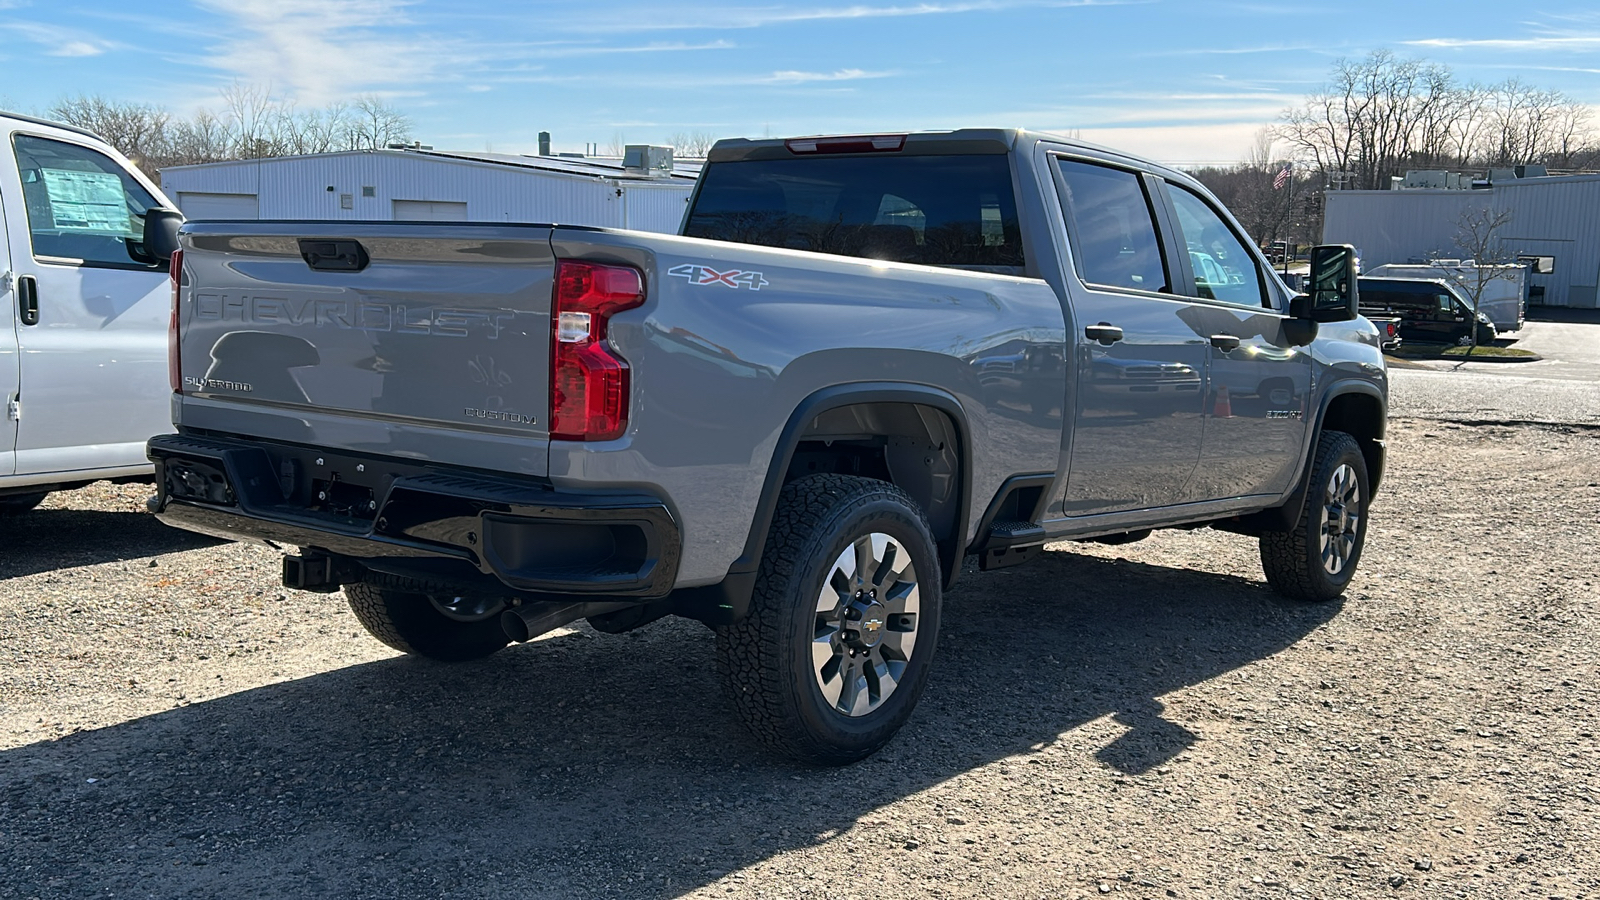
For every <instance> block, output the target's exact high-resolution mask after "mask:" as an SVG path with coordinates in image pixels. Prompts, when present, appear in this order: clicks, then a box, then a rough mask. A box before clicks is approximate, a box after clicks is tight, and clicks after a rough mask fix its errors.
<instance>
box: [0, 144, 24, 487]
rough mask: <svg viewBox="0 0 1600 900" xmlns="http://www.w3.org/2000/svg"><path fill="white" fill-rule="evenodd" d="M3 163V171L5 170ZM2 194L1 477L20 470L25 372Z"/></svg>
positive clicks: (0, 214) (0, 196) (0, 203)
mask: <svg viewBox="0 0 1600 900" xmlns="http://www.w3.org/2000/svg"><path fill="white" fill-rule="evenodd" d="M3 167H4V166H3V164H0V168H3ZM5 199H6V198H5V196H4V192H3V191H0V296H3V297H5V301H4V302H3V303H0V315H4V316H5V321H4V322H0V394H3V395H4V396H3V397H0V400H3V401H4V402H5V405H6V409H7V412H6V416H5V418H4V419H3V420H0V476H5V475H10V474H13V473H14V472H16V470H17V420H16V418H15V417H14V416H13V415H11V413H10V410H11V409H13V408H14V407H13V406H12V404H14V403H15V402H16V401H17V390H18V386H19V379H20V378H21V372H22V370H21V369H20V368H19V366H20V363H19V362H18V355H17V276H16V273H14V272H12V271H11V248H10V245H9V244H7V243H6V239H5V237H6V217H5V210H6V205H7V204H6V202H5Z"/></svg>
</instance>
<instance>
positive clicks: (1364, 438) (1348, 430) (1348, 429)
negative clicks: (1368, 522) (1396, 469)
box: [1322, 393, 1384, 493]
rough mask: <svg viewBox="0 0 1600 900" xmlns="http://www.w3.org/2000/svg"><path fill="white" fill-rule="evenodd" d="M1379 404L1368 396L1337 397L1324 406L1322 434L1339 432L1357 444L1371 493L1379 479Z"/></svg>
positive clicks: (1350, 395) (1349, 395)
mask: <svg viewBox="0 0 1600 900" xmlns="http://www.w3.org/2000/svg"><path fill="white" fill-rule="evenodd" d="M1383 428H1384V415H1383V404H1382V402H1381V401H1379V400H1378V398H1377V397H1373V396H1370V395H1368V394H1354V393H1352V394H1341V395H1339V396H1337V397H1335V398H1333V400H1332V401H1330V402H1329V403H1328V412H1327V414H1326V415H1324V416H1323V417H1322V429H1323V430H1324V431H1342V432H1344V433H1345V434H1348V435H1350V436H1351V437H1353V438H1355V439H1356V443H1357V444H1360V445H1361V455H1362V456H1363V457H1364V458H1365V459H1366V461H1367V489H1368V490H1369V491H1372V492H1374V493H1376V492H1377V490H1378V482H1380V481H1382V480H1383Z"/></svg>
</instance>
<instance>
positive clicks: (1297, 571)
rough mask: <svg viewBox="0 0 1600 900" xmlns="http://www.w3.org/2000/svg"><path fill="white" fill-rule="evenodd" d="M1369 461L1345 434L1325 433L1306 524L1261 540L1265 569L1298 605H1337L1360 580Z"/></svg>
mask: <svg viewBox="0 0 1600 900" xmlns="http://www.w3.org/2000/svg"><path fill="white" fill-rule="evenodd" d="M1370 499H1371V498H1370V495H1369V494H1368V491H1367V461H1366V458H1365V457H1363V456H1362V455H1361V445H1360V444H1357V443H1356V439H1355V438H1353V437H1351V436H1350V435H1348V434H1345V433H1344V432H1342V431H1327V432H1323V434H1322V435H1321V437H1320V438H1318V440H1317V452H1316V457H1315V459H1314V461H1313V462H1312V468H1311V482H1310V484H1309V486H1308V492H1307V494H1306V501H1305V507H1304V509H1302V510H1301V511H1300V521H1299V522H1298V523H1297V524H1296V525H1295V527H1294V528H1293V529H1292V530H1290V531H1281V532H1279V531H1269V532H1267V533H1265V534H1263V535H1261V568H1262V569H1263V570H1265V572H1266V574H1267V582H1268V583H1269V584H1271V585H1272V587H1273V589H1274V590H1276V591H1277V592H1278V593H1280V594H1283V595H1284V596H1286V597H1290V598H1293V599H1296V600H1331V599H1333V598H1334V597H1337V596H1339V595H1340V594H1341V593H1343V592H1344V589H1345V586H1346V585H1348V584H1349V583H1350V579H1351V578H1353V577H1355V574H1356V563H1358V562H1360V560H1361V548H1362V545H1363V544H1365V542H1366V537H1367V515H1366V513H1367V503H1368V501H1369V500H1370Z"/></svg>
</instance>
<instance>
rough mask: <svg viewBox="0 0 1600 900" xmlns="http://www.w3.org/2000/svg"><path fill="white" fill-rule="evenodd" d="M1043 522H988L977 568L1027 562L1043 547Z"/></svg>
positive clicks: (986, 568) (995, 567) (1001, 566)
mask: <svg viewBox="0 0 1600 900" xmlns="http://www.w3.org/2000/svg"><path fill="white" fill-rule="evenodd" d="M1044 540H1045V535H1044V526H1042V525H1040V524H1039V523H1037V522H1023V521H1020V520H1017V521H1004V522H996V523H994V524H993V525H990V526H989V536H988V539H987V540H985V541H984V542H983V550H982V551H980V552H979V554H978V568H980V569H983V570H984V571H988V570H989V569H1003V568H1005V567H1006V566H1016V565H1021V564H1022V563H1025V562H1028V561H1029V560H1031V559H1033V558H1034V557H1036V556H1038V555H1039V551H1041V550H1043V549H1044Z"/></svg>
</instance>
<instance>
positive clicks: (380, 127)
mask: <svg viewBox="0 0 1600 900" xmlns="http://www.w3.org/2000/svg"><path fill="white" fill-rule="evenodd" d="M349 115H350V122H351V128H352V131H351V140H350V142H349V143H350V145H351V149H354V150H382V149H383V148H384V147H387V146H389V144H391V143H404V142H406V141H409V140H410V139H411V120H410V119H408V118H406V117H405V116H404V115H401V114H400V112H399V111H398V110H396V109H395V108H394V107H392V106H390V105H389V104H387V103H385V102H384V101H383V100H382V98H380V97H376V96H374V95H372V94H368V95H366V96H363V97H358V98H356V102H355V105H354V106H353V107H352V108H351V109H350V113H349Z"/></svg>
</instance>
